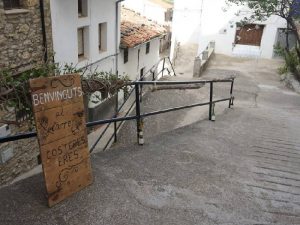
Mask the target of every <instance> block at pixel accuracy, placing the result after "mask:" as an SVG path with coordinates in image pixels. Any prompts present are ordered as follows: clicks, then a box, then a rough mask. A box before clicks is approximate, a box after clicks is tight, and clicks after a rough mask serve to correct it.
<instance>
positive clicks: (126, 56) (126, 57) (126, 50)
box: [124, 48, 128, 64]
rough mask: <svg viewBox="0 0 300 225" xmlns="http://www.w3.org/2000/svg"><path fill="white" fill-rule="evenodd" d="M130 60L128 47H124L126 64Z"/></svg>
mask: <svg viewBox="0 0 300 225" xmlns="http://www.w3.org/2000/svg"><path fill="white" fill-rule="evenodd" d="M127 62H128V48H126V49H124V64H125V63H127Z"/></svg>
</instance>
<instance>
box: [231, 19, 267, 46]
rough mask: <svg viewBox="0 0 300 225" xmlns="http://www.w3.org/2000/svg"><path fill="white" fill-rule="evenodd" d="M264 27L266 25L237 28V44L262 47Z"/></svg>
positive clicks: (249, 25) (248, 25)
mask: <svg viewBox="0 0 300 225" xmlns="http://www.w3.org/2000/svg"><path fill="white" fill-rule="evenodd" d="M264 27H265V26H264V25H258V24H247V25H244V26H237V29H236V36H235V43H236V44H238V45H251V46H260V45H261V40H262V35H263V32H264Z"/></svg>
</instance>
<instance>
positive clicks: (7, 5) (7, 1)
mask: <svg viewBox="0 0 300 225" xmlns="http://www.w3.org/2000/svg"><path fill="white" fill-rule="evenodd" d="M3 4H4V9H5V10H10V9H19V8H21V4H20V0H3Z"/></svg>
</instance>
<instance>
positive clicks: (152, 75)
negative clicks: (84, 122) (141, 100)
mask: <svg viewBox="0 0 300 225" xmlns="http://www.w3.org/2000/svg"><path fill="white" fill-rule="evenodd" d="M161 63H162V68H161V70H159V71H157V70H158V67H159V66H160V64H161ZM167 63H169V65H170V69H172V71H173V75H174V76H176V72H175V70H174V67H173V65H172V62H171V60H170V57H164V58H161V59H160V60H159V61H158V62H157V63H156V64H155V65H154V66H152V67H151V68H150V69H149V70H148V71H147V72H146V73H145V74H144V75H143V76H142V77H140V78H138V79H137V80H136V81H143V80H145V79H147V78H148V77H150V78H151V79H152V81H155V80H156V79H157V78H158V77H160V76H161V77H164V72H165V71H167V72H168V75H171V74H172V73H171V71H170V70H169V68H168V67H167ZM140 89H141V90H140V92H141V93H142V92H143V91H142V88H140ZM134 91H135V87H133V88H132V89H131V90H130V92H129V93H128V96H127V98H126V99H125V101H124V102H123V103H122V104H121V106H120V107H119V106H118V109H117V110H116V112H115V115H114V116H113V118H116V117H117V115H118V114H119V113H120V112H121V111H122V110H123V108H124V107H125V105H126V103H127V102H128V100H129V99H130V98H131V96H132V95H133V94H134ZM134 105H135V102H133V103H132V104H131V105H130V107H129V109H128V110H127V111H126V112H125V116H128V115H129V113H130V112H131V110H132V109H133V107H134ZM111 124H112V123H108V124H107V125H106V127H105V128H104V130H103V131H102V132H101V134H100V135H99V137H98V138H97V140H96V141H95V142H94V144H93V145H92V147H91V148H90V152H93V151H94V149H95V148H96V146H97V145H98V144H99V142H100V141H101V139H102V138H103V137H104V135H105V134H106V132H107V131H108V129H109V127H110V125H111ZM121 126H122V124H118V125H117V123H116V122H114V133H113V135H111V136H110V138H109V139H108V141H107V142H106V144H105V146H104V148H103V151H105V150H106V149H107V148H108V147H109V145H110V144H111V143H112V140H113V139H114V142H115V143H116V142H117V132H118V131H119V130H120V128H121Z"/></svg>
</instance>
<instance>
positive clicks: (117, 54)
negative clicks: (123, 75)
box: [115, 0, 125, 75]
mask: <svg viewBox="0 0 300 225" xmlns="http://www.w3.org/2000/svg"><path fill="white" fill-rule="evenodd" d="M123 1H125V0H118V1H116V35H115V38H116V40H115V47H116V74H117V75H118V70H119V20H120V17H119V4H120V3H121V2H123Z"/></svg>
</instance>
